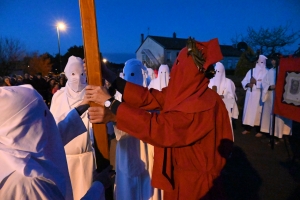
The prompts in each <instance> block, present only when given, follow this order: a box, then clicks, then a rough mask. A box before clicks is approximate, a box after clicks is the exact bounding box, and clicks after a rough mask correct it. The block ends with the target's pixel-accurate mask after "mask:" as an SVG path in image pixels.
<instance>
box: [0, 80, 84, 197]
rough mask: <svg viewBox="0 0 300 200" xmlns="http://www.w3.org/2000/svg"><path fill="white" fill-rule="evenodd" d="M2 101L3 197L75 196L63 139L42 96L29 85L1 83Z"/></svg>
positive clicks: (0, 172) (0, 178) (0, 180)
mask: <svg viewBox="0 0 300 200" xmlns="http://www.w3.org/2000/svg"><path fill="white" fill-rule="evenodd" d="M0 102H1V105H2V106H1V107H0V113H1V115H0V126H1V128H0V160H1V164H0V183H1V184H0V199H70V200H71V199H73V196H72V188H71V183H70V177H69V174H68V168H67V162H66V157H65V151H64V148H63V143H62V139H61V136H60V134H59V130H58V128H57V126H56V124H55V121H54V119H53V116H52V115H51V113H50V112H49V109H48V107H47V106H46V104H45V103H44V101H43V99H42V97H41V96H40V95H39V94H38V93H37V92H36V90H34V89H33V88H32V87H31V86H29V85H24V86H10V87H0ZM3 105H5V106H3ZM76 128H78V127H76ZM79 129H80V128H79ZM79 129H78V130H79ZM81 130H82V129H81Z"/></svg>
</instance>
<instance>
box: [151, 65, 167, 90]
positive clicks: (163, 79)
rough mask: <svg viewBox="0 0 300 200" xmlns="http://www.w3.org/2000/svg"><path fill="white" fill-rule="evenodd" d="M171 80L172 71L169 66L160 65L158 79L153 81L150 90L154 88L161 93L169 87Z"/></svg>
mask: <svg viewBox="0 0 300 200" xmlns="http://www.w3.org/2000/svg"><path fill="white" fill-rule="evenodd" d="M169 79H170V69H169V66H168V65H160V67H159V69H158V74H157V78H156V79H153V80H152V81H151V82H150V84H149V86H148V88H149V89H150V88H154V89H156V90H159V91H161V90H162V89H163V88H165V87H167V86H168V84H169Z"/></svg>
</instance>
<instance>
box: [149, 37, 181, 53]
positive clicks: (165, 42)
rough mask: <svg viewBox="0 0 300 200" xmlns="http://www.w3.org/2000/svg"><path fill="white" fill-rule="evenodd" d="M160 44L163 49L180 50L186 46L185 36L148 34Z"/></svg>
mask: <svg viewBox="0 0 300 200" xmlns="http://www.w3.org/2000/svg"><path fill="white" fill-rule="evenodd" d="M148 37H149V38H151V39H153V40H155V41H156V42H157V43H159V44H160V45H162V46H163V47H164V48H165V49H171V50H181V49H182V48H183V47H185V46H186V41H187V38H174V37H160V36H148Z"/></svg>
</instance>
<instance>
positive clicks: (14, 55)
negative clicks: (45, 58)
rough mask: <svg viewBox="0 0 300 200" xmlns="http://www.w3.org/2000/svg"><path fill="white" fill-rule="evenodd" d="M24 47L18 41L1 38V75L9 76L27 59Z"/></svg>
mask: <svg viewBox="0 0 300 200" xmlns="http://www.w3.org/2000/svg"><path fill="white" fill-rule="evenodd" d="M25 55H26V51H25V48H24V45H23V44H22V43H21V42H20V41H19V40H17V39H13V38H2V37H1V38H0V75H8V74H10V73H11V72H12V71H13V70H15V69H18V68H19V67H20V61H21V60H22V59H23V58H24V57H25Z"/></svg>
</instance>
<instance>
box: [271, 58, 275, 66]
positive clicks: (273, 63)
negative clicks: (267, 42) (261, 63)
mask: <svg viewBox="0 0 300 200" xmlns="http://www.w3.org/2000/svg"><path fill="white" fill-rule="evenodd" d="M271 64H272V66H273V67H276V60H274V59H272V60H271Z"/></svg>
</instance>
